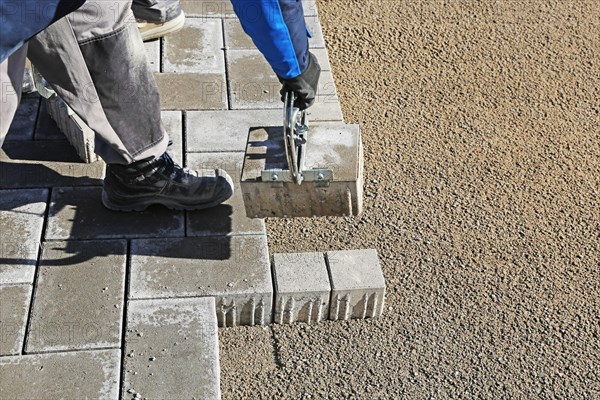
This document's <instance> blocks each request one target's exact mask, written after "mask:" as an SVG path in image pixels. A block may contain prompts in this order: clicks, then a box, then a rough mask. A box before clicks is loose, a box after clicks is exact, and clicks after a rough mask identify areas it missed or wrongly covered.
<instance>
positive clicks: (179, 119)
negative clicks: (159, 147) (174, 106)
mask: <svg viewBox="0 0 600 400" xmlns="http://www.w3.org/2000/svg"><path fill="white" fill-rule="evenodd" d="M160 116H161V118H162V123H163V125H164V127H165V130H166V131H167V133H168V135H169V138H170V139H171V141H172V142H173V143H172V144H171V145H170V146H169V147H168V149H167V151H168V152H169V153H170V154H171V156H173V159H175V161H176V162H178V163H180V164H181V163H183V152H184V150H183V115H182V113H181V111H161V113H160Z"/></svg>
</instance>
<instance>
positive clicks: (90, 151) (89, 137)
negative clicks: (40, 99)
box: [45, 96, 100, 163]
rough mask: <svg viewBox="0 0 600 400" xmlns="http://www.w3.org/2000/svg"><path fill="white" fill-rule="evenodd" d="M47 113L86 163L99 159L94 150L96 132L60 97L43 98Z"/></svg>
mask: <svg viewBox="0 0 600 400" xmlns="http://www.w3.org/2000/svg"><path fill="white" fill-rule="evenodd" d="M45 103H46V107H47V109H48V113H49V114H50V116H51V117H52V119H54V121H56V124H57V125H58V127H59V129H60V130H61V132H62V133H64V135H65V137H66V138H67V140H68V141H69V143H71V145H72V146H73V147H74V148H75V151H76V152H77V154H78V155H79V157H81V159H82V160H83V161H84V162H86V163H92V162H95V161H98V160H100V157H99V156H98V154H96V153H95V151H94V146H95V138H96V133H95V132H94V131H93V130H92V129H91V128H90V127H89V126H88V125H87V124H86V123H85V121H84V120H83V119H82V118H81V117H80V116H79V115H77V114H76V113H75V112H74V111H73V110H72V109H71V107H69V106H68V105H67V104H66V103H65V102H64V101H63V100H62V99H61V98H60V97H58V96H53V97H50V98H49V99H47V100H45Z"/></svg>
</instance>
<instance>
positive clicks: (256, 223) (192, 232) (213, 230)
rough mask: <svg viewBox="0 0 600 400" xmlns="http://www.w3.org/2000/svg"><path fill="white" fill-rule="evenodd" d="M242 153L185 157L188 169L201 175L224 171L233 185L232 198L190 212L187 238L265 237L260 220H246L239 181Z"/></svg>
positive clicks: (189, 155) (262, 223)
mask: <svg viewBox="0 0 600 400" xmlns="http://www.w3.org/2000/svg"><path fill="white" fill-rule="evenodd" d="M243 161H244V153H194V154H188V158H187V165H188V167H189V168H191V169H194V170H196V171H198V172H199V173H200V174H203V173H204V172H205V171H206V172H210V171H212V170H214V168H215V167H219V168H222V169H224V170H225V171H227V173H228V174H229V175H230V176H231V178H232V179H233V182H234V190H235V191H234V194H233V197H232V198H231V199H229V200H227V201H226V202H225V203H223V204H221V205H220V206H217V207H214V208H211V209H208V210H199V211H191V212H188V213H186V215H187V225H186V226H187V235H188V236H232V235H261V234H262V235H264V234H266V230H265V223H264V220H262V219H256V218H254V219H251V218H248V217H246V209H245V208H244V202H243V199H242V193H241V189H240V185H239V182H240V177H241V171H242V163H243Z"/></svg>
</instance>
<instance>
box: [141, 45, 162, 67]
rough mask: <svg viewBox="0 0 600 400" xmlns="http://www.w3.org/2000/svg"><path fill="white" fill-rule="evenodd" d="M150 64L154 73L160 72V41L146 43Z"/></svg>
mask: <svg viewBox="0 0 600 400" xmlns="http://www.w3.org/2000/svg"><path fill="white" fill-rule="evenodd" d="M144 48H145V49H146V55H147V56H148V63H149V64H150V70H151V71H152V72H160V39H157V40H151V41H148V42H144Z"/></svg>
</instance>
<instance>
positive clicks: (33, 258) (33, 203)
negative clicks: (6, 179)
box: [0, 189, 48, 284]
mask: <svg viewBox="0 0 600 400" xmlns="http://www.w3.org/2000/svg"><path fill="white" fill-rule="evenodd" d="M47 200H48V191H47V190H45V189H29V190H26V189H23V190H0V227H2V233H1V234H0V284H6V283H32V282H33V276H34V274H35V264H36V262H37V258H38V252H39V248H40V242H41V240H42V228H43V225H44V215H45V212H46V202H47Z"/></svg>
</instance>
